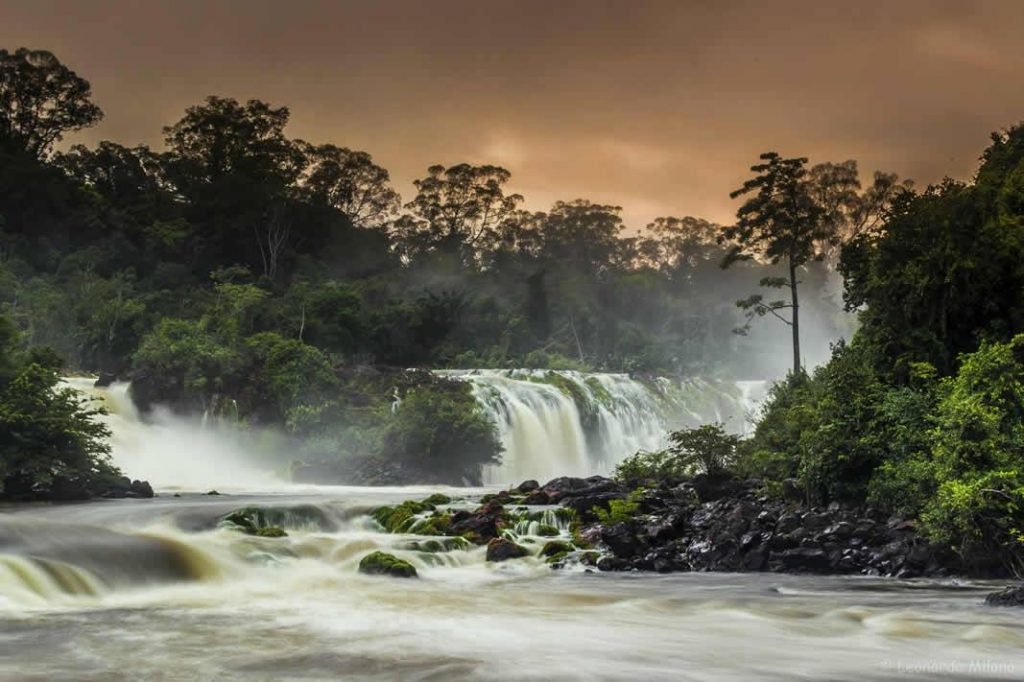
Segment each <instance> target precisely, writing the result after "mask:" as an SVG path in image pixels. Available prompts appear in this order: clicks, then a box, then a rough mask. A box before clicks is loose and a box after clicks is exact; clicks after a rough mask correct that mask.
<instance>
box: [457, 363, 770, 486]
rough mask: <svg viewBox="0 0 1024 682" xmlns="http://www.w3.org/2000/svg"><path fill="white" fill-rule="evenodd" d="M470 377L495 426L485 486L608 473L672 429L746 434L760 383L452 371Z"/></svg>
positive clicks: (661, 441)
mask: <svg viewBox="0 0 1024 682" xmlns="http://www.w3.org/2000/svg"><path fill="white" fill-rule="evenodd" d="M443 374H444V376H447V377H450V378H453V379H458V380H461V381H467V382H469V383H470V384H472V386H473V392H474V395H475V396H476V398H477V400H478V401H479V403H480V405H481V406H482V407H483V408H484V410H485V411H486V413H487V414H488V416H490V418H491V419H492V420H494V422H495V424H496V425H497V426H498V431H499V434H500V438H501V443H502V445H503V446H504V453H503V455H502V463H501V465H499V466H495V467H490V468H488V469H487V470H486V471H485V472H484V480H485V481H486V482H487V483H489V484H508V483H514V482H518V481H521V480H524V479H527V478H535V479H539V480H546V479H550V478H553V477H555V476H588V475H593V474H606V473H608V472H609V471H611V470H612V468H614V466H615V464H617V463H618V462H620V461H622V460H623V459H624V458H625V457H627V456H629V455H631V454H633V453H634V452H637V451H638V450H653V449H657V448H660V447H664V445H665V444H666V440H665V438H666V436H667V434H668V432H669V431H670V430H672V429H676V428H681V427H684V426H697V425H699V424H703V423H707V422H722V423H724V424H725V425H726V428H728V429H729V430H731V431H735V432H743V431H744V429H745V426H746V424H747V422H748V420H749V417H750V416H751V414H752V412H753V410H755V409H756V406H757V403H758V401H759V400H760V398H761V397H762V396H763V392H764V385H765V382H763V381H745V382H736V383H728V382H715V381H708V380H704V379H688V380H671V379H668V378H664V377H658V378H651V379H635V378H632V377H630V376H628V375H625V374H587V373H582V372H570V371H557V372H556V371H550V370H449V371H446V372H443Z"/></svg>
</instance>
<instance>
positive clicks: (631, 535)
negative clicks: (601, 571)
mask: <svg viewBox="0 0 1024 682" xmlns="http://www.w3.org/2000/svg"><path fill="white" fill-rule="evenodd" d="M601 542H603V543H604V544H606V545H607V546H608V549H610V550H611V551H612V553H614V554H615V556H617V557H620V558H624V559H628V558H630V557H635V556H639V555H640V554H641V553H642V552H643V551H644V549H645V548H646V543H645V542H644V541H643V540H641V539H640V538H639V537H637V534H636V533H635V532H634V530H633V528H632V527H631V526H630V525H629V524H627V523H616V524H615V525H613V526H608V527H603V528H602V529H601Z"/></svg>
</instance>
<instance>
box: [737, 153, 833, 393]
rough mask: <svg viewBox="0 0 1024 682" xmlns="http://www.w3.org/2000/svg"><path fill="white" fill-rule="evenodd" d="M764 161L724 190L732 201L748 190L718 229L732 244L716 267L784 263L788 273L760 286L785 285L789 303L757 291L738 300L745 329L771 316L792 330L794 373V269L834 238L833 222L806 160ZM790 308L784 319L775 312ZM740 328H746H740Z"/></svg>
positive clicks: (770, 157)
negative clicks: (812, 187) (813, 187)
mask: <svg viewBox="0 0 1024 682" xmlns="http://www.w3.org/2000/svg"><path fill="white" fill-rule="evenodd" d="M761 159H762V160H763V161H764V163H761V164H757V165H755V166H751V168H750V170H752V171H753V172H755V173H757V175H756V176H755V177H753V178H751V179H750V180H747V181H746V182H745V183H743V186H742V187H740V188H739V189H737V190H736V191H734V192H732V193H730V195H729V196H730V197H732V198H733V199H735V198H737V197H740V196H743V195H746V194H751V193H753V196H751V197H750V198H749V199H747V200H746V201H745V202H744V203H743V205H742V206H740V208H739V210H738V211H737V212H736V218H737V220H736V224H735V225H731V226H729V227H726V228H725V229H724V230H723V236H724V239H726V240H728V241H730V242H732V246H731V248H730V249H729V252H728V253H727V254H726V257H725V260H724V261H723V263H722V267H729V266H730V265H732V264H733V263H735V262H737V261H741V260H751V259H754V258H760V259H763V260H765V261H767V262H768V263H771V264H772V265H775V264H778V263H779V262H785V265H786V268H787V270H788V277H765V278H763V279H762V280H761V286H764V287H769V288H776V289H778V288H782V287H789V292H790V302H789V303H786V302H785V301H781V300H780V301H771V302H767V303H766V302H765V301H764V297H763V296H762V295H760V294H754V295H753V296H750V297H749V298H747V299H745V300H743V301H740V302H738V305H739V306H740V307H741V308H743V309H744V310H746V311H747V314H748V316H747V322H748V325H747V326H748V327H749V323H750V321H751V320H752V319H753V317H754V316H758V317H760V316H764V315H766V314H771V315H773V316H775V317H777V318H778V319H780V320H782V321H783V322H785V323H786V324H787V325H789V326H790V327H791V328H792V332H793V373H794V374H800V372H801V364H800V301H799V296H798V290H797V287H798V285H799V281H798V280H797V273H798V271H799V270H800V268H802V267H803V266H804V265H806V264H807V263H808V262H810V261H811V260H813V259H815V258H817V257H818V245H819V244H821V243H823V242H827V241H829V240H832V239H834V237H835V232H834V229H835V227H834V223H832V222H831V221H829V220H826V215H825V211H824V209H823V208H822V206H821V205H819V204H818V203H817V202H816V201H815V200H814V197H812V196H811V193H810V191H809V187H808V183H807V169H806V168H805V166H806V164H807V159H806V158H792V159H784V158H782V157H781V156H780V155H779V154H777V153H775V152H768V153H766V154H762V155H761ZM787 308H788V309H789V310H790V319H786V318H785V317H783V316H782V315H781V314H780V313H779V311H780V310H784V309H787ZM743 329H744V330H745V329H746V327H744V328H743Z"/></svg>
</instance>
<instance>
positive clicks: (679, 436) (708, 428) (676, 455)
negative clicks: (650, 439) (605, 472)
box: [614, 424, 741, 487]
mask: <svg viewBox="0 0 1024 682" xmlns="http://www.w3.org/2000/svg"><path fill="white" fill-rule="evenodd" d="M669 441H670V442H671V445H670V446H669V447H668V448H666V449H664V450H658V451H655V452H638V453H636V454H635V455H632V456H631V457H627V458H626V459H625V460H623V461H622V462H620V463H619V465H618V466H617V467H616V468H615V474H614V475H615V478H616V479H617V480H619V481H621V482H622V483H625V484H626V485H628V486H631V487H637V486H657V485H662V484H669V485H671V484H674V483H677V482H678V481H680V480H683V479H685V478H687V477H689V476H692V475H693V474H696V473H700V472H704V473H706V474H708V475H711V476H718V475H721V474H723V473H725V472H726V471H727V470H728V469H729V468H730V467H731V466H732V465H733V464H734V462H735V459H736V450H737V448H738V446H739V445H740V443H741V439H740V437H739V436H735V435H731V434H728V433H726V432H725V430H724V429H723V428H722V425H721V424H704V425H703V426H698V427H697V428H693V429H683V430H681V431H676V432H674V433H672V434H670V435H669Z"/></svg>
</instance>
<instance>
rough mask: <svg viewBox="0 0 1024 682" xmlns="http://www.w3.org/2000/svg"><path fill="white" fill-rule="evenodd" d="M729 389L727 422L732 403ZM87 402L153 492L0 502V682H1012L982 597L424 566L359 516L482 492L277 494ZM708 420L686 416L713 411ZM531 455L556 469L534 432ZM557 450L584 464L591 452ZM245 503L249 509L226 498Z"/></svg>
mask: <svg viewBox="0 0 1024 682" xmlns="http://www.w3.org/2000/svg"><path fill="white" fill-rule="evenodd" d="M470 380H473V381H474V382H476V383H475V384H474V385H475V386H476V387H477V390H479V391H483V390H484V388H486V387H490V388H493V389H494V391H495V393H497V394H498V395H500V396H502V397H501V400H498V397H496V396H495V397H492V400H493V401H494V405H495V407H494V409H496V410H497V409H499V408H498V405H501V404H502V401H507V403H505V404H508V405H515V409H518V410H520V411H521V412H523V413H524V414H525V415H534V416H536V417H537V419H536V422H533V424H534V427H535V428H536V429H537V433H541V434H543V429H545V428H547V429H549V433H552V434H558V433H560V432H563V431H564V433H569V434H571V433H573V432H574V428H575V426H574V425H573V422H572V420H569V419H567V420H566V424H564V425H559V424H560V422H559V421H558V420H557V419H556V420H554V421H548V422H546V421H545V417H544V415H545V414H547V415H551V414H557V413H558V412H559V411H562V412H563V414H565V415H572V409H573V408H574V407H575V402H573V403H572V404H571V405H569V404H565V403H564V401H563V400H562V398H561V397H559V396H560V395H561V393H560V392H557V391H554V392H553V391H552V390H551V387H550V386H545V385H543V384H538V385H537V386H539V388H537V387H534V386H533V385H531V386H529V387H525V386H520V385H519V384H517V383H516V382H517V381H519V379H516V378H515V377H502V376H500V375H496V376H491V377H486V378H484V377H481V376H480V375H476V377H475V378H471V379H470ZM607 382H608V385H607V386H605V385H604V384H602V386H604V387H605V388H606V390H608V392H609V393H610V394H612V395H616V396H619V397H620V398H622V399H623V400H624V399H625V396H627V395H628V391H640V389H639V388H637V387H636V386H632V385H631V384H630V383H629V380H627V379H625V378H610V379H607ZM72 383H73V384H76V385H79V386H80V387H81V388H84V389H86V390H91V389H89V387H88V386H87V385H84V381H77V382H72ZM563 388H564V387H563ZM592 388H593V387H592ZM751 388H755V387H751ZM593 390H594V391H596V390H597V389H596V388H593ZM645 390H646V389H645ZM502 391H504V393H503V394H502ZM738 392H739V397H738V398H737V399H738V400H739V401H740V402H742V400H743V395H744V394H743V389H742V386H741V387H740V390H739V391H738ZM96 394H97V395H99V396H100V397H102V398H103V399H104V400H106V401H107V404H108V406H110V407H112V408H113V411H112V414H111V415H109V417H108V420H109V421H108V423H109V424H110V426H111V428H112V429H113V431H114V451H115V459H116V461H117V462H118V463H119V464H121V465H123V466H125V467H126V468H127V473H129V474H131V475H132V476H133V477H136V478H139V477H149V478H150V479H151V480H152V482H153V483H154V484H155V485H156V486H157V488H158V490H159V491H160V494H159V495H158V496H157V497H156V498H153V499H148V500H131V499H125V500H99V501H94V502H88V503H81V504H66V505H46V504H17V505H0V680H18V681H22V680H25V681H32V682H36V681H38V682H42V681H43V680H45V681H47V682H51V681H52V682H78V681H79V680H110V681H120V680H168V681H177V680H189V681H191V680H217V681H218V682H220V681H225V682H251V681H270V680H296V681H300V680H301V681H303V682H309V681H314V680H315V681H327V680H339V679H352V680H382V681H383V680H419V681H428V680H445V681H447V680H502V681H505V680H509V681H512V682H516V681H520V680H524V681H526V680H530V681H532V680H559V681H565V682H571V681H573V680H586V681H587V682H593V681H599V682H600V681H604V680H609V681H613V680H614V681H617V680H637V679H642V680H651V681H654V682H660V681H662V680H665V681H668V680H686V681H698V682H703V681H711V680H772V681H782V680H807V681H810V680H833V681H845V680H849V681H853V680H869V681H875V682H891V681H894V680H901V681H902V680H914V681H918V682H924V681H929V682H930V681H932V680H951V681H952V680H957V681H959V680H1016V679H1021V677H1022V676H1024V660H1022V658H1021V654H1020V652H1021V650H1022V649H1024V624H1022V621H1021V618H1020V613H1019V612H1017V611H1015V610H1013V609H994V608H989V607H986V606H985V605H984V604H983V596H984V594H985V593H986V592H987V591H990V590H992V589H995V588H996V587H997V585H996V584H993V583H984V582H968V581H955V580H945V581H939V580H913V581H899V580H895V579H882V578H871V577H813V576H785V575H777V574H740V575H736V574H706V573H697V574H675V575H654V574H628V573H600V572H598V573H590V572H587V571H586V570H585V569H584V568H583V567H582V566H579V565H576V566H574V567H568V568H566V569H563V570H558V571H555V570H552V569H551V568H549V567H548V566H547V565H546V563H545V562H544V560H543V559H541V558H540V557H539V556H538V554H539V552H540V548H541V547H543V544H544V543H545V542H547V541H548V540H550V539H551V538H549V537H540V534H541V533H542V531H541V527H542V526H541V523H538V522H533V521H531V522H530V523H525V522H524V523H522V524H520V525H521V526H522V527H516V528H515V529H511V530H507V531H506V532H507V533H509V534H510V536H511V537H512V538H513V539H515V540H517V541H518V542H519V543H521V544H522V545H523V546H524V547H527V548H528V550H529V552H530V555H529V556H527V557H525V558H521V559H515V560H511V561H507V562H504V563H491V562H487V561H485V552H486V550H485V548H483V547H473V546H469V547H465V548H456V549H453V550H451V551H447V552H437V551H429V550H427V549H425V548H424V545H423V544H422V543H424V542H425V541H429V540H430V539H431V538H428V537H423V536H418V535H416V534H415V533H414V532H411V531H410V532H409V533H403V534H387V533H384V532H382V530H381V528H380V527H379V526H377V525H376V524H375V522H374V521H373V520H372V519H371V518H370V517H369V515H368V513H369V512H370V511H371V510H373V509H374V508H376V507H378V506H380V505H385V504H387V505H392V504H395V503H397V502H399V501H401V500H405V499H422V498H424V497H426V495H428V494H430V493H432V492H444V493H446V494H448V495H451V496H453V497H454V498H456V499H455V500H454V501H453V503H452V506H453V507H454V508H456V509H458V508H472V507H475V506H476V505H477V504H478V503H479V496H480V495H481V494H482V493H484V492H487V491H488V490H491V491H492V490H494V489H493V488H490V489H488V490H480V489H476V490H473V489H438V488H427V487H410V488H400V489H386V488H375V489H374V488H351V487H318V486H305V487H303V488H297V487H288V486H287V485H285V484H283V483H281V482H280V481H276V482H275V481H274V480H273V479H272V478H271V479H268V478H266V477H267V476H269V474H266V473H264V472H262V471H260V469H259V467H254V466H252V465H251V464H250V463H249V460H247V459H245V457H244V455H245V454H246V448H245V447H243V445H240V443H241V442H240V441H238V440H237V439H235V437H234V436H232V434H231V433H230V432H222V431H219V430H216V429H212V428H211V427H210V426H209V425H207V426H206V427H203V425H201V424H199V423H197V422H190V421H186V420H175V419H174V418H171V417H169V416H166V415H165V416H160V415H158V416H157V417H156V419H155V420H154V421H152V422H142V421H140V420H138V418H137V416H136V415H135V414H134V412H133V411H131V410H130V409H129V407H130V406H127V405H125V404H123V399H124V393H123V387H119V386H115V387H113V388H111V389H109V390H107V391H98V392H96ZM645 395H646V394H645ZM645 395H638V396H636V397H637V400H638V401H639V402H638V404H639V405H641V406H645V407H643V408H642V409H641V408H638V409H637V410H636V411H635V412H634V413H632V416H630V414H629V413H627V412H618V413H616V412H615V410H616V409H619V408H616V407H615V406H614V405H612V406H606V407H607V409H608V411H609V414H610V415H613V417H614V418H612V417H606V419H609V420H610V424H608V425H606V427H605V428H609V429H610V428H611V425H612V424H614V425H616V428H621V429H622V431H623V435H619V436H616V437H618V438H621V439H622V440H620V441H619V442H621V443H626V444H629V445H630V447H633V446H634V445H637V444H643V443H644V441H643V439H644V438H648V437H649V438H651V439H654V438H655V435H654V433H653V427H650V428H649V429H648V430H646V431H645V430H644V429H643V428H640V427H637V428H636V429H634V430H632V431H630V430H629V429H627V428H626V427H625V426H623V425H627V424H629V423H630V422H629V421H628V420H629V419H635V420H637V423H639V424H646V423H649V420H651V419H653V418H652V417H651V414H650V411H651V410H653V409H654V407H655V405H654V404H653V403H648V402H644V401H648V400H649V399H650V398H649V397H645ZM729 395H732V393H731V392H729ZM539 396H542V397H539ZM513 398H514V399H515V400H516V401H518V402H513ZM751 399H753V398H752V397H751ZM538 400H539V401H540V402H539V403H538V402H536V401H538ZM531 401H534V402H531ZM727 404H733V403H731V402H729V403H727ZM554 405H558V406H559V407H558V408H557V409H556V408H555V407H554ZM694 405H696V404H694ZM712 405H713V403H711V404H707V405H706V406H705V407H701V408H699V409H698V408H697V407H696V406H694V407H693V409H692V411H693V412H695V413H697V414H698V415H700V414H714V410H715V408H714V407H713V406H712ZM620 407H621V408H622V409H624V408H625V406H620ZM509 409H510V410H511V409H512V408H509ZM704 409H707V410H708V412H702V411H701V410H704ZM577 412H578V410H577ZM577 416H578V415H577ZM693 418H694V419H696V416H694V417H693ZM582 423H583V422H578V423H577V424H576V425H577V426H579V425H581V424H582ZM650 423H653V422H650ZM591 426H592V425H591ZM204 428H205V429H206V430H205V431H204V430H203V429H204ZM508 428H510V429H512V430H514V429H515V427H514V425H512V426H509V427H508ZM520 428H522V429H523V430H525V431H528V430H529V429H527V428H526V427H525V425H523V424H521V425H520ZM580 428H581V430H583V428H582V426H580ZM645 428H646V427H645ZM645 434H646V435H645ZM558 437H562V436H558ZM579 437H580V439H582V440H585V439H586V437H587V436H586V435H585V434H583V435H580V436H579ZM565 438H566V439H570V438H571V436H565ZM629 439H633V440H629ZM519 442H523V443H525V441H517V443H519ZM533 442H535V443H536V445H537V447H538V448H540V449H542V450H543V451H545V452H551V451H552V450H553V448H552V446H551V444H550V443H548V442H546V441H545V440H544V438H543V435H538V436H537V437H536V439H535V440H534V441H533ZM566 442H570V443H571V442H573V441H571V440H566ZM651 442H653V440H652V441H651ZM525 451H526V450H524V452H525ZM575 452H576V454H575V455H573V457H578V458H579V459H580V461H581V462H583V461H589V460H588V459H587V458H589V457H590V453H589V452H587V451H585V450H577V451H575ZM581 466H583V464H582V463H581ZM161 476H167V477H168V478H166V479H161V478H160V477H161ZM213 476H223V477H226V478H223V479H219V480H215V481H214V482H215V484H216V485H217V486H219V487H221V488H222V493H223V492H226V491H227V490H228V488H229V487H231V488H232V490H234V492H233V493H231V494H221V495H217V496H211V495H205V494H202V493H201V492H200V493H199V494H196V493H190V492H180V493H173V491H171V490H168V481H170V482H172V483H173V484H174V486H178V487H180V486H182V485H185V486H188V485H191V484H192V483H193V482H201V483H202V485H201V486H199V487H196V486H194V485H193V486H192V488H193V489H194V490H198V491H204V490H206V489H207V487H208V486H210V485H211V478H210V477H213ZM268 481H269V483H268ZM232 483H234V485H233V486H231V485H230V484H232ZM250 485H251V486H252V487H253V492H243V489H244V488H245V487H246V486H250ZM275 485H276V486H277V487H273V486H275ZM268 490H273V491H274V492H267V491H268ZM178 494H180V495H181V496H180V497H178V496H177V495H178ZM245 508H258V509H260V510H261V513H264V514H267V515H268V517H272V518H273V519H274V524H275V525H279V526H281V527H283V528H284V529H285V530H286V531H287V536H285V537H259V536H251V535H245V534H243V533H241V532H239V531H238V530H232V529H231V527H229V526H226V525H225V524H224V523H223V522H222V519H223V518H224V517H225V515H227V514H229V513H231V512H232V511H234V510H239V509H245ZM542 513H543V516H542V517H541V519H540V520H541V522H543V524H545V526H554V527H555V528H556V531H557V533H558V534H559V535H560V536H561V538H563V539H567V538H568V537H569V534H570V529H569V528H568V527H567V524H566V522H565V520H564V519H563V518H561V517H559V516H556V515H555V514H554V513H551V512H550V511H549V512H548V513H544V512H542ZM415 528H416V526H415V525H414V526H413V527H412V530H415ZM543 532H544V535H545V536H547V535H549V534H550V532H551V530H550V528H548V529H547V530H545V531H543ZM417 543H419V544H417ZM375 550H382V551H386V552H390V553H393V554H395V555H397V556H398V557H400V558H402V559H405V560H407V561H409V562H410V563H412V564H413V565H414V566H415V567H416V569H417V571H418V574H419V577H418V578H416V579H396V578H387V577H371V576H366V575H362V574H360V573H359V572H358V570H357V566H358V563H359V561H360V559H361V558H362V557H364V556H366V555H367V554H369V553H371V552H373V551H375Z"/></svg>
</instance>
